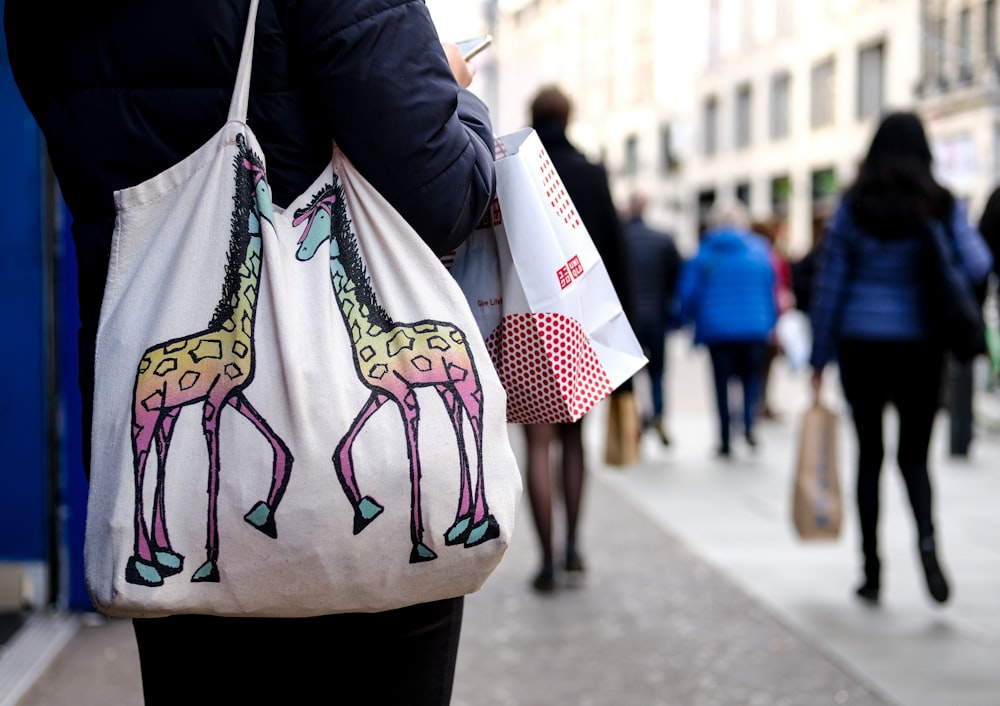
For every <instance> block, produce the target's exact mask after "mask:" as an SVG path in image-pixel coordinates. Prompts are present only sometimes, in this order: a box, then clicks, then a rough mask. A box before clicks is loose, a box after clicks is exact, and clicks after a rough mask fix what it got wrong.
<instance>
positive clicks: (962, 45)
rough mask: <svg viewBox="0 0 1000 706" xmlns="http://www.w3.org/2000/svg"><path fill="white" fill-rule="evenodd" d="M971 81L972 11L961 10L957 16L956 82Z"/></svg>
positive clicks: (967, 9)
mask: <svg viewBox="0 0 1000 706" xmlns="http://www.w3.org/2000/svg"><path fill="white" fill-rule="evenodd" d="M971 80H972V10H970V9H969V8H967V7H966V8H963V9H962V11H961V12H960V13H959V15H958V81H959V83H968V82H969V81H971Z"/></svg>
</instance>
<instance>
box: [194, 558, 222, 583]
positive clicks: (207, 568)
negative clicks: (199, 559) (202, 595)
mask: <svg viewBox="0 0 1000 706" xmlns="http://www.w3.org/2000/svg"><path fill="white" fill-rule="evenodd" d="M191 583H219V567H218V566H216V564H215V562H214V561H212V560H209V561H206V562H205V563H204V564H202V565H201V566H200V567H198V570H197V571H195V572H194V576H192V577H191Z"/></svg>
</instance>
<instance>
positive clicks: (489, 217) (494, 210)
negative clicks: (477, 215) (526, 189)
mask: <svg viewBox="0 0 1000 706" xmlns="http://www.w3.org/2000/svg"><path fill="white" fill-rule="evenodd" d="M501 223H503V216H502V214H501V213H500V199H498V198H494V199H493V203H491V204H490V207H489V208H488V209H486V213H484V214H483V217H482V219H481V220H480V221H479V225H477V226H476V230H479V229H480V228H492V227H493V226H498V225H500V224H501Z"/></svg>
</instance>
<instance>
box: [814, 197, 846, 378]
mask: <svg viewBox="0 0 1000 706" xmlns="http://www.w3.org/2000/svg"><path fill="white" fill-rule="evenodd" d="M851 227H852V226H851V220H850V218H849V216H848V213H847V209H846V207H845V206H844V205H841V206H840V207H839V209H838V210H837V212H836V213H835V214H834V216H833V218H832V219H831V222H830V226H829V228H828V229H827V231H826V233H825V234H824V235H823V239H822V241H821V242H820V244H819V250H818V251H817V255H816V257H817V260H816V269H815V273H814V275H813V287H812V293H811V294H810V306H809V323H810V325H811V328H812V334H813V344H812V353H811V355H810V358H809V364H810V365H811V366H812V367H813V369H815V370H822V369H823V368H824V367H825V366H826V364H827V363H829V362H830V361H831V360H833V359H834V357H835V348H836V343H837V338H838V336H839V333H840V319H841V315H842V311H843V306H844V303H843V300H844V296H845V294H846V291H847V277H848V275H849V269H850V267H849V263H850V255H849V252H848V248H849V243H848V235H849V233H850V231H851Z"/></svg>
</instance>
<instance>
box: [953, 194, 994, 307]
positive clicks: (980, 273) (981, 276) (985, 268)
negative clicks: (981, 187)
mask: <svg viewBox="0 0 1000 706" xmlns="http://www.w3.org/2000/svg"><path fill="white" fill-rule="evenodd" d="M951 228H952V232H953V233H954V234H955V245H956V247H957V250H958V254H959V257H960V258H961V259H962V264H963V265H965V269H966V271H967V272H968V273H969V277H970V278H971V279H972V281H973V282H974V283H975V284H976V286H977V287H981V286H982V285H983V284H984V283H985V282H986V278H987V277H988V276H989V274H990V271H991V270H992V269H993V255H992V253H991V252H990V247H989V244H987V242H986V240H985V239H984V238H983V236H982V234H981V233H980V232H979V230H977V229H976V228H975V227H973V226H972V224H971V223H970V222H969V216H968V213H967V211H966V210H965V207H964V206H962V205H961V204H959V203H956V204H955V209H954V211H953V212H952V220H951Z"/></svg>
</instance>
